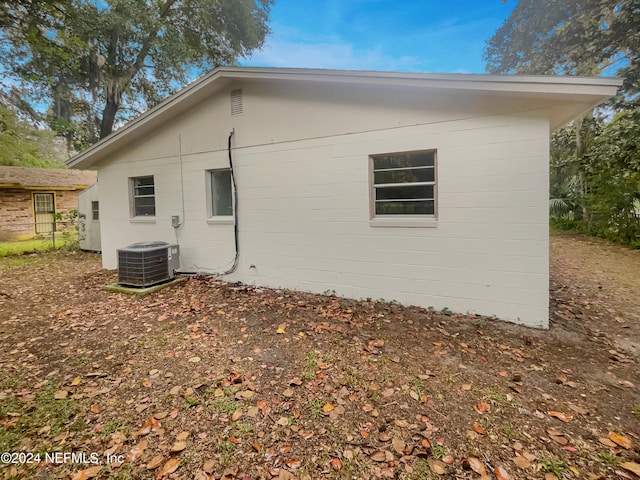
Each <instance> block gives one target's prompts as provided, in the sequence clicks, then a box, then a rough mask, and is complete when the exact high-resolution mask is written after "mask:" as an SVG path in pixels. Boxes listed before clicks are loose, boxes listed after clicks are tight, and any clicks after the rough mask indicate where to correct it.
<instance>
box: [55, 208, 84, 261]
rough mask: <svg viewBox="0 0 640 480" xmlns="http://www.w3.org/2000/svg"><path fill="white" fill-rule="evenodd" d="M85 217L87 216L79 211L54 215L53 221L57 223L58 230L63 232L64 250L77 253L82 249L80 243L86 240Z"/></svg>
mask: <svg viewBox="0 0 640 480" xmlns="http://www.w3.org/2000/svg"><path fill="white" fill-rule="evenodd" d="M85 217H86V215H85V214H84V213H80V212H78V210H70V211H68V212H66V213H61V212H56V213H54V214H53V219H54V220H55V221H56V229H57V230H58V231H59V232H62V247H63V248H64V249H66V250H69V251H76V250H78V249H79V248H80V241H81V240H84V238H85V228H84V219H85Z"/></svg>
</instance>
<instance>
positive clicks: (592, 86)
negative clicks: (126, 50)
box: [67, 67, 622, 168]
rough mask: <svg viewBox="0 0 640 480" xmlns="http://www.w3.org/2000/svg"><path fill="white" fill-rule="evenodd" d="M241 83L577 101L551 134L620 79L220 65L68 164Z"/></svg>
mask: <svg viewBox="0 0 640 480" xmlns="http://www.w3.org/2000/svg"><path fill="white" fill-rule="evenodd" d="M237 80H269V81H296V82H308V83H312V82H316V83H317V82H321V83H325V84H333V85H335V87H336V88H339V87H340V85H373V86H395V87H413V88H422V89H424V90H425V91H434V90H440V91H453V92H456V91H476V92H480V93H482V92H486V93H489V92H493V93H496V94H503V95H509V96H520V97H529V98H531V97H534V98H540V99H545V100H558V101H559V102H567V101H569V102H571V101H574V102H575V105H574V106H573V108H567V107H566V106H564V107H563V108H558V109H557V111H555V113H554V115H555V116H554V118H551V119H550V120H551V127H552V129H553V130H555V129H557V128H559V127H560V126H562V125H564V124H565V123H567V122H568V121H570V120H571V119H573V118H575V117H576V116H578V115H580V114H581V113H583V112H585V111H588V110H589V109H590V108H593V107H595V106H597V105H599V104H600V103H602V102H603V101H604V100H606V99H608V98H610V97H612V96H613V95H615V93H616V91H617V89H618V87H619V86H620V85H622V80H620V79H617V78H610V77H568V76H563V77H558V76H534V75H487V74H433V73H401V72H374V71H356V70H328V69H305V68H257V67H218V68H216V69H214V70H212V71H211V72H209V73H208V74H206V75H203V76H202V77H200V78H199V79H197V80H195V81H194V82H192V83H190V84H189V85H187V86H185V87H184V88H182V89H181V90H179V91H178V92H176V93H174V94H173V95H170V96H169V97H167V98H166V99H165V100H164V101H162V102H161V103H159V104H158V105H156V106H155V107H154V108H152V109H150V110H148V111H146V112H145V113H143V114H142V115H140V116H139V117H137V118H135V119H133V120H131V121H130V122H128V123H126V124H125V125H124V126H122V127H121V128H119V129H118V130H116V131H115V132H113V133H112V134H110V135H109V136H107V137H105V138H103V139H102V140H100V141H99V142H97V143H95V144H94V145H92V146H91V147H89V148H88V149H87V150H85V151H84V152H82V153H80V154H78V155H76V156H75V157H73V158H71V159H69V160H68V161H67V165H68V166H70V167H72V168H79V167H84V168H86V167H89V166H91V165H93V164H95V163H96V162H98V161H100V160H102V159H103V158H105V157H107V156H108V155H109V154H112V153H113V152H115V151H116V150H118V149H119V148H121V147H123V146H125V145H127V144H128V143H130V142H131V141H133V140H135V139H136V138H138V137H139V136H140V135H142V134H145V133H147V132H149V131H151V130H153V129H155V128H157V127H158V126H160V125H162V124H164V123H165V122H168V121H170V120H171V118H173V117H175V116H176V115H178V114H180V113H182V112H185V111H186V110H188V109H189V108H190V107H192V106H194V105H196V104H198V103H199V102H201V101H202V100H203V99H205V98H207V97H209V96H211V95H213V94H215V93H216V92H218V91H220V90H222V89H224V88H225V86H227V85H229V84H230V83H231V82H233V81H237Z"/></svg>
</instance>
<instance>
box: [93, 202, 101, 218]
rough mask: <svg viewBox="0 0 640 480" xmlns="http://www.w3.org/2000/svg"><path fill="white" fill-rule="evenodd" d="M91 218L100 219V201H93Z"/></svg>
mask: <svg viewBox="0 0 640 480" xmlns="http://www.w3.org/2000/svg"><path fill="white" fill-rule="evenodd" d="M91 218H93V220H100V209H99V207H98V202H91Z"/></svg>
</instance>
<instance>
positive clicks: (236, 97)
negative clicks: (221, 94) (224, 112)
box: [231, 88, 244, 115]
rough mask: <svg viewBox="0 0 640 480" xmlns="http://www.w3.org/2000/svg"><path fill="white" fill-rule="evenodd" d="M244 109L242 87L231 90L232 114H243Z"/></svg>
mask: <svg viewBox="0 0 640 480" xmlns="http://www.w3.org/2000/svg"><path fill="white" fill-rule="evenodd" d="M243 111H244V104H243V102H242V89H241V88H239V89H237V90H231V115H241V114H242V113H243Z"/></svg>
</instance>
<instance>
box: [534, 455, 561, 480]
mask: <svg viewBox="0 0 640 480" xmlns="http://www.w3.org/2000/svg"><path fill="white" fill-rule="evenodd" d="M538 462H539V463H540V465H541V467H542V470H543V471H544V472H547V473H553V474H554V475H555V476H556V477H558V478H563V477H564V471H565V470H566V469H567V462H565V461H564V460H560V459H558V458H556V457H554V456H552V455H543V456H540V457H538Z"/></svg>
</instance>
